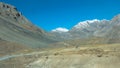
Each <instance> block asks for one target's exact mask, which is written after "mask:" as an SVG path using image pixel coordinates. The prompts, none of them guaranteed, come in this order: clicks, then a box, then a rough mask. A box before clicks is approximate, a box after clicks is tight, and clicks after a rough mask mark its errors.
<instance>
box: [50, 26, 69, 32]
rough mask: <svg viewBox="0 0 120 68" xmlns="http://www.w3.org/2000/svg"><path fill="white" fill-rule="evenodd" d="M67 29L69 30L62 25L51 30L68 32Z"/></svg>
mask: <svg viewBox="0 0 120 68" xmlns="http://www.w3.org/2000/svg"><path fill="white" fill-rule="evenodd" d="M68 31H69V30H68V29H66V28H62V27H58V28H56V29H53V30H52V32H68Z"/></svg>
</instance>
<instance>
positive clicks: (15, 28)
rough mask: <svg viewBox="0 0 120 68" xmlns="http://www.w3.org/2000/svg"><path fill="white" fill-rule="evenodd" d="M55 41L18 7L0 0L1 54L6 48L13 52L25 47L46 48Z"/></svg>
mask: <svg viewBox="0 0 120 68" xmlns="http://www.w3.org/2000/svg"><path fill="white" fill-rule="evenodd" d="M3 42H4V43H3ZM53 42H55V41H54V40H53V39H52V37H50V36H49V35H48V33H46V32H45V31H44V30H42V29H41V28H38V27H36V26H35V25H33V24H32V23H31V22H30V21H29V20H27V19H26V18H25V17H24V16H23V15H22V13H21V12H19V11H18V10H17V8H16V7H14V6H12V5H9V4H5V3H2V2H0V52H2V53H0V54H3V53H4V54H5V53H6V52H4V51H6V49H7V52H8V53H9V52H10V53H11V52H16V51H17V50H22V49H25V48H28V49H29V48H46V47H49V46H48V44H50V43H53ZM17 47H18V48H17Z"/></svg>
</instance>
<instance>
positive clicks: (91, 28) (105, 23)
mask: <svg viewBox="0 0 120 68" xmlns="http://www.w3.org/2000/svg"><path fill="white" fill-rule="evenodd" d="M56 29H57V28H56ZM61 29H62V28H61ZM64 29H65V28H64ZM119 29H120V15H117V16H115V17H114V18H113V19H112V20H106V19H104V20H98V19H93V20H86V21H83V22H80V23H78V24H77V25H75V26H73V28H72V29H70V30H69V31H66V32H64V31H59V30H57V31H51V33H52V34H54V35H56V37H59V38H61V39H65V40H73V39H89V38H93V37H94V38H95V37H97V38H98V37H100V38H104V39H106V40H107V42H118V43H119V41H117V40H119V38H120V30H119ZM58 35H59V36H58ZM110 40H112V41H110ZM115 40H116V41H115Z"/></svg>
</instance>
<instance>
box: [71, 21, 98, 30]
mask: <svg viewBox="0 0 120 68" xmlns="http://www.w3.org/2000/svg"><path fill="white" fill-rule="evenodd" d="M94 22H100V20H98V19H93V20H86V21H82V22H79V23H78V24H77V25H75V26H74V27H73V28H77V29H82V28H86V27H88V26H90V25H89V24H91V23H94Z"/></svg>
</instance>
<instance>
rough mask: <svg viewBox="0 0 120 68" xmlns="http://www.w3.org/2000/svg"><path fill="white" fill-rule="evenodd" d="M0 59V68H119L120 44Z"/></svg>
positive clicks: (62, 49) (38, 52)
mask: <svg viewBox="0 0 120 68" xmlns="http://www.w3.org/2000/svg"><path fill="white" fill-rule="evenodd" d="M6 57H7V56H6ZM0 59H2V60H0V67H2V68H119V67H120V44H109V45H108V44H105V45H97V46H90V47H89V46H86V47H78V48H75V47H69V48H57V49H46V50H42V51H37V52H32V53H28V54H17V55H16V56H15V55H11V57H10V56H9V57H7V58H5V59H3V58H0Z"/></svg>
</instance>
